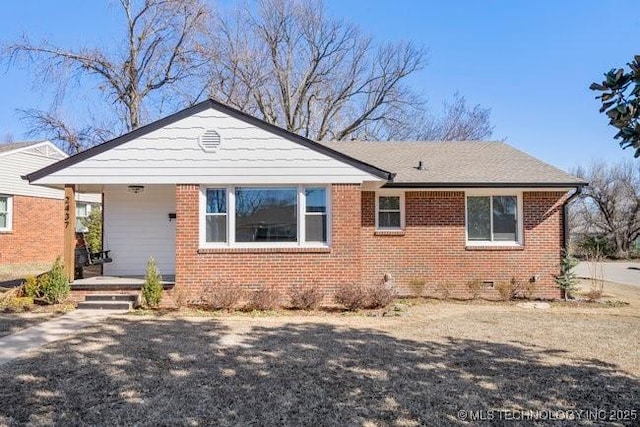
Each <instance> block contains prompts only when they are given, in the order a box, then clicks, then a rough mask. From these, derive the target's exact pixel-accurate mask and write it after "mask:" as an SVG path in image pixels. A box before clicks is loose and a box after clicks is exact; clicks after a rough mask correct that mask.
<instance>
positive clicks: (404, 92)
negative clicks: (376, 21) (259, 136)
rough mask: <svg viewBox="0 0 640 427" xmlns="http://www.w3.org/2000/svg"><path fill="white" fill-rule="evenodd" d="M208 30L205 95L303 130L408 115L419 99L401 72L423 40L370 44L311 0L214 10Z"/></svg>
mask: <svg viewBox="0 0 640 427" xmlns="http://www.w3.org/2000/svg"><path fill="white" fill-rule="evenodd" d="M212 38H213V42H212V43H210V44H209V46H212V47H215V51H213V52H211V53H212V54H214V55H215V56H216V58H218V60H217V61H212V62H211V63H212V65H213V69H212V75H213V76H214V78H212V84H211V95H212V96H213V97H215V98H218V99H220V100H221V101H222V102H225V103H227V104H230V105H232V106H235V107H237V108H239V109H241V110H243V111H245V112H248V113H250V114H253V115H257V116H259V117H261V118H263V119H264V120H266V121H268V122H270V123H273V124H277V125H279V126H281V127H284V128H286V129H288V130H290V131H292V132H296V133H298V134H301V135H303V136H305V137H308V138H312V139H316V140H326V139H335V140H343V139H350V138H353V137H354V136H359V135H361V134H362V133H363V131H364V130H365V129H367V126H368V125H370V124H372V123H383V122H389V121H394V120H403V121H408V120H410V118H411V117H412V114H411V112H412V111H415V109H416V108H417V107H420V105H421V102H422V101H421V99H420V97H419V96H417V94H415V93H414V92H413V91H412V90H411V89H410V88H409V86H408V84H407V77H408V76H410V75H412V74H413V73H415V72H416V71H418V70H420V69H422V68H423V67H424V65H425V51H424V49H423V48H421V47H418V46H416V45H414V44H413V43H410V42H399V43H386V44H383V45H376V44H374V43H373V42H372V41H371V39H370V38H369V37H367V36H365V35H363V34H362V32H361V31H360V30H359V29H358V28H357V27H356V26H354V25H351V24H348V23H346V22H343V21H341V20H337V19H333V18H330V17H328V16H326V15H325V11H324V5H323V4H322V3H319V2H301V1H296V0H261V1H259V2H258V4H257V7H256V8H255V9H254V8H251V7H244V8H239V9H236V10H235V11H234V12H233V13H230V14H228V15H227V16H224V17H221V18H220V19H219V20H218V21H217V25H216V27H215V28H214V30H213V31H212Z"/></svg>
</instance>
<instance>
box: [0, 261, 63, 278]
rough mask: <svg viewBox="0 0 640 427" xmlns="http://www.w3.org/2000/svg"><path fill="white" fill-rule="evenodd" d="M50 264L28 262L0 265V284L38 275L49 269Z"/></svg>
mask: <svg viewBox="0 0 640 427" xmlns="http://www.w3.org/2000/svg"><path fill="white" fill-rule="evenodd" d="M51 264H52V263H50V262H29V263H22V264H0V282H5V281H10V280H17V279H24V278H25V277H27V276H29V275H34V276H35V275H38V274H41V273H44V272H45V271H48V270H49V269H50V268H51Z"/></svg>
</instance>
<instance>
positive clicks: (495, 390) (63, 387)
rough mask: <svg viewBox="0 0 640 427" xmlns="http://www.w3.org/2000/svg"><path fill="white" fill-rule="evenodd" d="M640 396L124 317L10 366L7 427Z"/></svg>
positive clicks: (450, 414)
mask: <svg viewBox="0 0 640 427" xmlns="http://www.w3.org/2000/svg"><path fill="white" fill-rule="evenodd" d="M585 345H588V343H585ZM550 358H552V359H553V360H551V359H550ZM639 393H640V383H639V382H638V381H637V380H635V379H633V378H630V377H627V376H623V375H621V374H619V373H618V372H616V370H615V367H614V366H612V365H610V364H607V363H605V362H602V361H599V360H576V359H571V358H568V357H567V355H566V354H564V353H563V352H562V351H555V350H545V349H542V348H536V347H534V346H527V345H523V344H517V343H516V344H513V345H507V344H496V343H489V342H483V341H474V340H463V339H448V340H445V341H443V342H416V341H411V340H401V339H397V338H394V337H391V336H389V335H387V334H385V333H382V332H380V331H374V330H370V329H354V328H341V327H336V326H332V325H326V324H319V323H311V322H310V323H306V324H288V325H285V326H282V327H259V326H258V327H253V328H252V329H250V330H245V331H243V332H241V333H238V334H234V333H232V331H230V330H229V329H228V328H227V327H226V326H224V324H223V323H221V322H218V321H216V320H209V321H203V322H189V321H184V320H164V319H149V320H137V321H131V320H125V319H116V320H109V321H108V322H105V324H103V325H100V326H96V327H93V328H90V329H87V330H85V331H84V332H82V333H80V334H78V335H76V336H74V337H72V338H70V339H67V340H66V341H61V342H58V343H54V344H52V345H50V346H48V347H47V348H46V349H45V350H44V351H42V352H40V353H38V354H37V355H35V356H33V357H28V358H23V359H20V360H17V361H15V362H13V363H10V364H8V365H5V366H3V367H0V401H1V402H2V405H0V424H3V423H7V424H24V423H30V424H51V423H54V424H87V425H116V424H117V425H122V424H141V425H158V424H159V425H175V424H180V425H183V424H216V425H247V424H255V425H283V424H284V425H340V426H342V425H363V424H365V423H366V422H367V421H370V422H373V423H375V424H378V425H380V424H383V425H385V424H386V425H388V424H397V423H398V424H400V423H405V424H406V425H416V424H423V425H424V424H426V425H451V424H453V425H456V424H462V422H461V421H460V420H457V418H456V414H457V413H458V410H461V409H465V410H487V409H494V410H499V409H505V408H515V407H520V408H524V409H532V410H536V409H550V410H552V409H585V410H593V409H638V407H637V406H638V401H637V398H638V395H639ZM487 424H491V425H496V424H498V423H496V421H495V420H494V421H491V422H487ZM506 424H509V423H508V422H507V423H506ZM511 424H512V423H511Z"/></svg>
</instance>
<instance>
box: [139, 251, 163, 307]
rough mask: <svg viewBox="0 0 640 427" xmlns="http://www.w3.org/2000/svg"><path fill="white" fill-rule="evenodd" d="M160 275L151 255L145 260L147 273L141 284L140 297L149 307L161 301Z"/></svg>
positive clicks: (155, 305) (157, 304)
mask: <svg viewBox="0 0 640 427" xmlns="http://www.w3.org/2000/svg"><path fill="white" fill-rule="evenodd" d="M162 291H163V288H162V276H161V275H160V271H159V270H158V265H157V264H156V261H155V260H154V259H153V257H150V258H149V261H147V273H146V275H145V278H144V284H143V285H142V299H143V301H144V303H145V304H146V305H147V306H149V307H157V306H159V305H160V301H162Z"/></svg>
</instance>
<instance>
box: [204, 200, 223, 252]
mask: <svg viewBox="0 0 640 427" xmlns="http://www.w3.org/2000/svg"><path fill="white" fill-rule="evenodd" d="M205 200H206V205H205V213H204V215H205V242H208V243H211V242H216V243H222V242H226V241H227V190H226V189H225V188H207V189H206V193H205Z"/></svg>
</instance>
